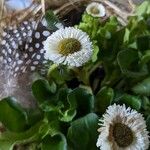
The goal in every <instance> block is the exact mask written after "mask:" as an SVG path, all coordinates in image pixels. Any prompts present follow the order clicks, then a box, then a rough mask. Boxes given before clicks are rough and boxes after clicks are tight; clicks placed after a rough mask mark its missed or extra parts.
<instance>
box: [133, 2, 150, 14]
mask: <svg viewBox="0 0 150 150" xmlns="http://www.w3.org/2000/svg"><path fill="white" fill-rule="evenodd" d="M145 14H150V1H149V0H146V1H144V2H143V3H142V4H141V5H140V6H139V7H137V9H136V15H137V16H142V15H145Z"/></svg>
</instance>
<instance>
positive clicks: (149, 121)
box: [146, 115, 150, 131]
mask: <svg viewBox="0 0 150 150" xmlns="http://www.w3.org/2000/svg"><path fill="white" fill-rule="evenodd" d="M146 125H147V130H148V131H150V115H149V116H148V117H147V119H146Z"/></svg>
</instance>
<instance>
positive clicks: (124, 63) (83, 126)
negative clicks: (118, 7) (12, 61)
mask: <svg viewBox="0 0 150 150" xmlns="http://www.w3.org/2000/svg"><path fill="white" fill-rule="evenodd" d="M149 8H150V7H149V1H145V2H144V3H143V4H142V5H140V6H139V7H138V8H137V10H136V14H135V15H133V16H131V17H129V20H128V24H127V25H126V26H122V25H120V23H119V21H118V20H117V18H116V17H115V16H111V17H110V18H107V19H105V18H103V19H101V18H94V17H92V16H90V15H88V14H87V13H86V12H85V13H84V14H83V16H82V20H81V21H80V23H79V25H76V27H77V28H79V29H81V30H83V31H84V32H86V33H87V34H88V35H89V37H90V39H91V41H92V43H93V56H92V58H91V61H90V62H89V63H87V64H86V65H84V66H82V67H80V68H71V67H66V66H61V65H56V64H53V65H51V66H50V68H49V70H48V74H47V78H46V77H45V78H44V77H43V78H41V79H38V80H36V81H34V82H33V84H32V93H33V96H34V97H35V99H36V101H37V107H36V108H35V109H25V108H22V106H20V105H19V104H18V103H17V101H16V99H15V98H13V97H7V98H4V99H2V100H1V101H0V122H2V124H3V125H4V126H5V128H6V131H4V132H3V133H1V134H0V150H13V149H14V147H15V145H21V146H22V147H25V146H28V148H27V147H25V148H24V149H32V150H38V149H42V150H49V149H52V150H67V149H71V150H80V149H81V150H87V149H89V150H97V148H96V140H97V138H98V132H97V129H98V119H99V118H100V117H102V115H103V114H104V113H105V111H106V109H107V107H108V106H109V105H111V104H113V103H117V104H125V105H126V106H129V107H131V108H132V109H135V110H137V111H138V112H139V113H142V114H143V116H144V117H145V120H146V123H147V129H148V131H150V115H149V114H150V97H149V96H150V78H149V74H150V25H149V15H150V9H149ZM45 18H46V20H47V22H48V26H49V28H50V29H52V30H56V29H57V28H56V26H55V25H56V23H59V20H58V19H57V17H56V16H55V15H54V14H53V13H52V12H51V11H48V12H47V13H46V15H45ZM74 80H75V81H74ZM93 85H94V86H93ZM95 85H96V86H95Z"/></svg>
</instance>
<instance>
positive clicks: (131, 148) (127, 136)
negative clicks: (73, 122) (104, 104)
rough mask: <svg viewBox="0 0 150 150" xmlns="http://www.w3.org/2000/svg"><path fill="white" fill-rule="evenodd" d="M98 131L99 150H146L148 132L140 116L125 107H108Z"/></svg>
mask: <svg viewBox="0 0 150 150" xmlns="http://www.w3.org/2000/svg"><path fill="white" fill-rule="evenodd" d="M99 125H100V126H101V127H100V128H99V129H98V131H99V133H100V134H99V137H98V140H97V147H100V149H101V150H147V149H148V147H149V137H148V131H147V130H146V123H145V120H144V118H143V117H142V114H140V113H138V112H137V111H135V110H132V109H131V108H126V106H125V105H123V106H120V105H116V104H114V105H112V106H109V107H108V109H107V111H106V114H104V115H103V119H102V120H100V124H99Z"/></svg>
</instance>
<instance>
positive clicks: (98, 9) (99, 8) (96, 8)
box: [86, 2, 106, 17]
mask: <svg viewBox="0 0 150 150" xmlns="http://www.w3.org/2000/svg"><path fill="white" fill-rule="evenodd" d="M86 12H87V13H88V14H89V15H91V16H93V17H104V16H105V15H106V10H105V7H104V6H103V5H102V4H100V3H96V2H93V3H90V4H89V5H88V6H87V7H86Z"/></svg>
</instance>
